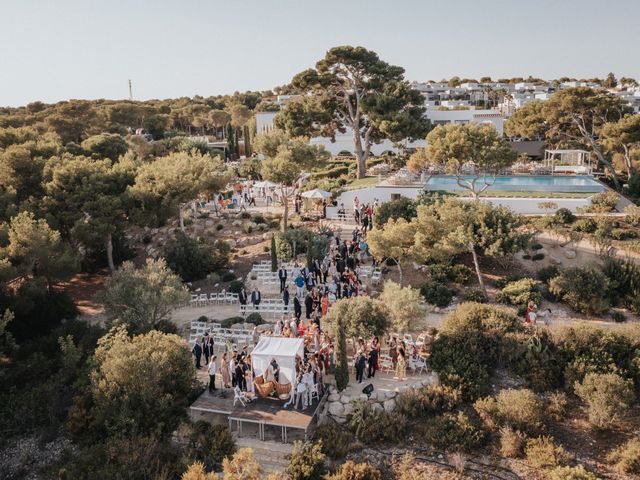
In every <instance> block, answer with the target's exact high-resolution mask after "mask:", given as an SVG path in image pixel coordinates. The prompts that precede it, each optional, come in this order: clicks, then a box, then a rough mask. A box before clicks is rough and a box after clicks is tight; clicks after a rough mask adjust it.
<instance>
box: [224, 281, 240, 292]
mask: <svg viewBox="0 0 640 480" xmlns="http://www.w3.org/2000/svg"><path fill="white" fill-rule="evenodd" d="M243 288H244V282H243V281H242V280H231V283H229V287H228V288H227V290H228V291H229V292H230V293H240V291H241V290H242V289H243Z"/></svg>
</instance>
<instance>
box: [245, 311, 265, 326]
mask: <svg viewBox="0 0 640 480" xmlns="http://www.w3.org/2000/svg"><path fill="white" fill-rule="evenodd" d="M245 322H246V323H253V324H254V325H262V324H263V323H264V320H263V319H262V315H260V314H259V313H258V312H253V313H250V314H249V315H247V319H246V320H245Z"/></svg>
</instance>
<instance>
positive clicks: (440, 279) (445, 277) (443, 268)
mask: <svg viewBox="0 0 640 480" xmlns="http://www.w3.org/2000/svg"><path fill="white" fill-rule="evenodd" d="M426 270H427V273H428V274H429V278H430V279H431V281H432V282H435V283H442V284H445V283H447V282H448V281H450V280H451V272H452V269H451V266H449V265H446V264H443V263H435V264H433V265H428V266H427V269H426Z"/></svg>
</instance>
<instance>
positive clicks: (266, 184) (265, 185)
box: [253, 180, 278, 188]
mask: <svg viewBox="0 0 640 480" xmlns="http://www.w3.org/2000/svg"><path fill="white" fill-rule="evenodd" d="M277 186H278V185H277V184H276V183H273V182H270V181H269V180H263V181H261V182H256V183H255V184H254V185H253V188H273V187H277Z"/></svg>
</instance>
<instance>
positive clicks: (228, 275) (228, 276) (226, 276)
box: [220, 272, 238, 282]
mask: <svg viewBox="0 0 640 480" xmlns="http://www.w3.org/2000/svg"><path fill="white" fill-rule="evenodd" d="M236 278H238V277H236V274H235V273H233V272H225V273H223V274H222V276H221V277H220V280H222V281H223V282H233V281H234V280H235V279H236Z"/></svg>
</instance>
